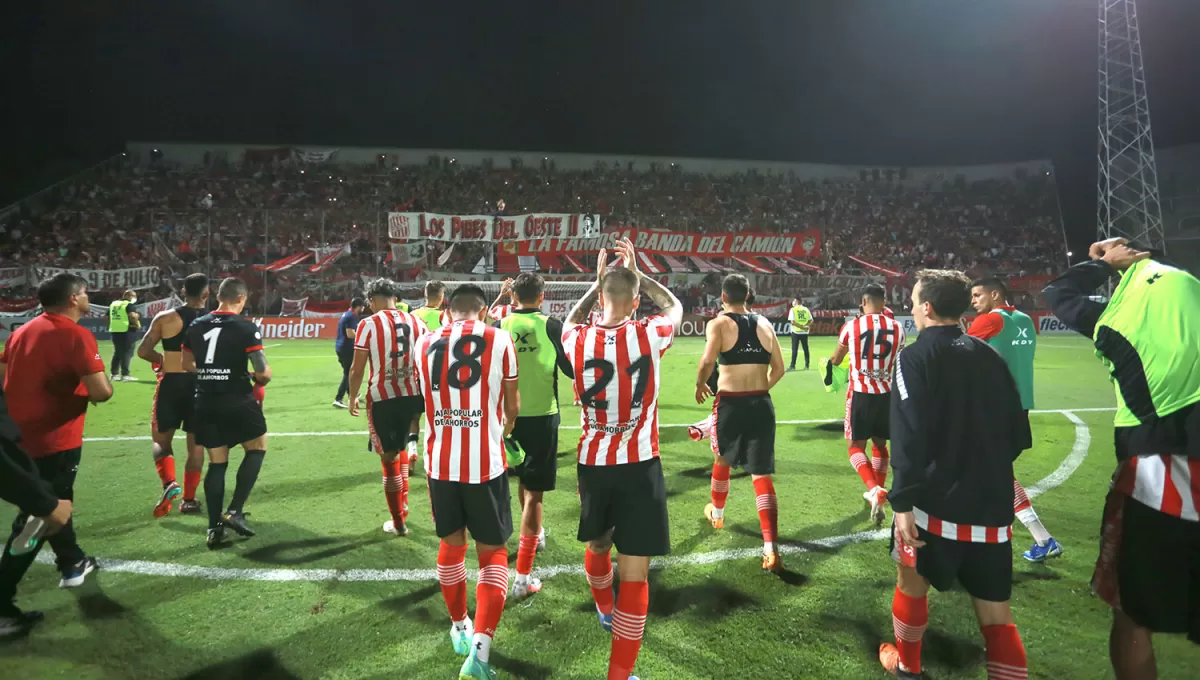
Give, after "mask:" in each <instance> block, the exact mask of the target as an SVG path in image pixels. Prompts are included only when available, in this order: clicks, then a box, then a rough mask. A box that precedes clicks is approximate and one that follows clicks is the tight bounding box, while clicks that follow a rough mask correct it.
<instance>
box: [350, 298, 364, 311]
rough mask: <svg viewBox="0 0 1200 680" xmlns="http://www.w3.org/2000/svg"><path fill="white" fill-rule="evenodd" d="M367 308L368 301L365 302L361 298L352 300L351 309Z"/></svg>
mask: <svg viewBox="0 0 1200 680" xmlns="http://www.w3.org/2000/svg"><path fill="white" fill-rule="evenodd" d="M366 306H367V301H366V300H364V299H362V298H360V297H353V298H350V309H354V308H355V307H366Z"/></svg>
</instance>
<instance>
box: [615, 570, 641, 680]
mask: <svg viewBox="0 0 1200 680" xmlns="http://www.w3.org/2000/svg"><path fill="white" fill-rule="evenodd" d="M649 608H650V584H648V583H646V582H645V581H621V592H620V594H618V595H617V609H616V611H614V612H613V633H612V653H611V654H610V655H609V658H608V680H629V676H630V675H631V674H632V671H633V667H634V666H635V665H636V664H637V658H638V652H640V651H641V650H642V634H643V633H644V632H645V630H646V611H647V610H648V609H649Z"/></svg>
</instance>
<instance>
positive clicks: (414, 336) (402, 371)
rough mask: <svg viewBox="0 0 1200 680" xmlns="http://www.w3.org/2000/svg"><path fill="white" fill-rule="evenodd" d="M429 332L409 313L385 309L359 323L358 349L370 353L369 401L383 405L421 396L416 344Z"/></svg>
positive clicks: (356, 339)
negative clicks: (414, 346) (389, 400)
mask: <svg viewBox="0 0 1200 680" xmlns="http://www.w3.org/2000/svg"><path fill="white" fill-rule="evenodd" d="M427 332H428V329H427V328H426V327H425V324H424V323H423V322H422V321H421V320H420V319H418V318H417V317H415V316H413V315H412V314H410V313H408V312H402V311H400V310H398V309H385V310H383V311H381V312H376V313H374V314H372V315H371V316H368V317H367V318H365V319H363V320H362V321H359V322H358V330H356V331H355V332H354V349H355V350H356V351H359V352H368V353H369V354H368V356H369V357H370V362H369V363H370V364H371V374H370V376H369V377H368V378H367V401H382V400H384V399H395V398H396V397H414V396H420V394H421V383H420V381H419V379H418V378H417V361H416V357H415V356H414V355H413V351H412V349H413V343H415V342H416V341H417V340H418V339H419V338H420V337H421V336H422V335H424V334H425V333H427Z"/></svg>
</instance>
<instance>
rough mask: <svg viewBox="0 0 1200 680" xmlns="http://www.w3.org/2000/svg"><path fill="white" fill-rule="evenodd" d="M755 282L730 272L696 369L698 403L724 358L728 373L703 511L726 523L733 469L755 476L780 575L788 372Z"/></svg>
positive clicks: (767, 549)
mask: <svg viewBox="0 0 1200 680" xmlns="http://www.w3.org/2000/svg"><path fill="white" fill-rule="evenodd" d="M749 294H750V283H749V282H748V281H747V280H746V277H745V276H742V275H741V274H730V275H729V276H726V277H725V280H724V281H723V282H722V283H721V304H722V305H723V306H724V307H725V312H724V313H723V314H720V315H718V316H717V317H716V318H715V319H713V320H712V321H709V322H708V325H707V327H706V328H705V331H704V334H705V337H706V338H707V339H706V342H705V345H704V354H703V355H702V356H701V357H700V366H699V369H698V370H697V372H696V403H697V404H703V403H704V402H705V401H706V400H707V399H708V397H710V396H712V394H713V392H712V390H711V389H710V388H709V386H708V380H709V377H710V376H711V375H712V372H713V369H714V368H715V367H716V365H717V357H718V355H720V358H721V366H722V370H721V377H720V379H719V381H718V383H717V386H718V389H717V398H716V399H715V400H714V403H713V418H714V420H715V421H716V422H715V423H714V428H715V430H716V440H717V451H715V452H714V460H713V470H712V502H711V503H709V504H708V505H707V506H706V507H705V508H704V516H705V517H706V518H708V521H709V522H710V523H712V526H713V528H715V529H722V528H724V527H725V499H726V498H727V497H728V495H729V472H730V468H731V467H738V468H742V469H744V470H745V471H746V472H749V473H750V476H751V479H752V480H753V482H754V494H755V498H756V505H757V506H758V521H759V524H760V526H761V528H762V536H763V561H762V567H763V569H766V570H768V571H774V572H778V571H781V570H782V569H783V561H782V560H781V559H780V558H779V551H778V550H777V549H776V546H775V538H776V535H777V533H778V525H779V509H778V504H777V503H776V499H775V486H774V484H773V483H772V481H771V475H773V474H775V404H774V403H773V402H772V401H771V394H770V390H771V388H772V387H774V386H775V384H776V383H778V382H779V380H780V379H781V378H782V377H783V373H784V368H783V350H782V349H781V348H780V347H779V340H778V339H777V338H776V337H775V329H774V328H773V327H772V326H771V322H770V321H768V320H767V319H764V318H763V317H761V316H759V315H757V314H755V313H753V312H749V311H748V310H747V306H746V298H747V296H748V295H749Z"/></svg>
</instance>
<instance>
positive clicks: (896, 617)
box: [892, 586, 929, 674]
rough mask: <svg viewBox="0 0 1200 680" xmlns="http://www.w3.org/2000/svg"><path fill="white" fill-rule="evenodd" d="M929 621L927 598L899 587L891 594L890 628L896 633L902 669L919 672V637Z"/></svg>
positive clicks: (923, 634) (922, 635) (923, 633)
mask: <svg viewBox="0 0 1200 680" xmlns="http://www.w3.org/2000/svg"><path fill="white" fill-rule="evenodd" d="M928 623H929V598H927V597H912V596H911V595H905V594H904V593H903V592H902V591H901V590H900V587H899V586H897V587H896V593H895V595H893V596H892V629H893V631H894V632H895V633H896V649H897V650H899V652H900V665H901V666H902V667H903V668H904V670H906V671H908V672H910V673H914V674H920V672H921V638H922V637H924V636H925V626H926V625H927V624H928Z"/></svg>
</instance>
